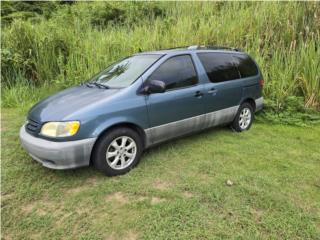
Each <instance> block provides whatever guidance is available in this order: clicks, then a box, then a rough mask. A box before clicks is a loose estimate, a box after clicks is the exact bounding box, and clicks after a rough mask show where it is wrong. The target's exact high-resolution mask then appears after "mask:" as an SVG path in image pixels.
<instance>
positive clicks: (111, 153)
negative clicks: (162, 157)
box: [92, 127, 143, 176]
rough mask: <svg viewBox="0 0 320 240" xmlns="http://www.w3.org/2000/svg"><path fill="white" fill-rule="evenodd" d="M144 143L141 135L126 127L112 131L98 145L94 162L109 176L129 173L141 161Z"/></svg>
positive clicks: (94, 150)
mask: <svg viewBox="0 0 320 240" xmlns="http://www.w3.org/2000/svg"><path fill="white" fill-rule="evenodd" d="M142 151H143V142H142V139H141V137H140V135H139V134H138V133H137V132H136V131H134V130H132V129H130V128H126V127H119V128H114V129H111V130H110V131H108V132H106V133H105V134H104V135H103V136H102V137H101V138H100V139H99V140H98V142H97V143H96V145H95V147H94V149H93V155H92V157H93V158H92V161H93V165H94V166H95V168H96V169H97V170H99V171H100V172H102V173H104V174H105V175H107V176H117V175H122V174H125V173H127V172H129V171H130V170H131V169H132V168H134V167H135V166H136V165H137V164H138V163H139V161H140V158H141V154H142Z"/></svg>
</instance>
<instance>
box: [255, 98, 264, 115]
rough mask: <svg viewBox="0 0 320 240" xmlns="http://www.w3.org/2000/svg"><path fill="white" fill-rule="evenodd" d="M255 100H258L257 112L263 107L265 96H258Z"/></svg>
mask: <svg viewBox="0 0 320 240" xmlns="http://www.w3.org/2000/svg"><path fill="white" fill-rule="evenodd" d="M255 102H256V112H258V111H260V110H262V108H263V97H260V98H257V99H256V100H255Z"/></svg>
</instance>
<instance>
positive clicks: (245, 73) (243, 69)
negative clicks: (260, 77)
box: [233, 55, 258, 78]
mask: <svg viewBox="0 0 320 240" xmlns="http://www.w3.org/2000/svg"><path fill="white" fill-rule="evenodd" d="M233 58H234V63H235V65H236V67H237V68H238V70H239V72H240V75H241V78H246V77H251V76H255V75H257V74H258V68H257V66H256V64H255V63H254V61H253V60H252V59H251V58H250V57H249V56H248V55H234V56H233Z"/></svg>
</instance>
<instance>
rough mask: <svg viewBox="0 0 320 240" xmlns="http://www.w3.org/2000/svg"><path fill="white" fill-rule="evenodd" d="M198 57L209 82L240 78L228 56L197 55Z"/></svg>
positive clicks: (217, 54)
mask: <svg viewBox="0 0 320 240" xmlns="http://www.w3.org/2000/svg"><path fill="white" fill-rule="evenodd" d="M198 57H199V58H200V61H201V63H202V65H203V66H204V68H205V70H206V72H207V75H208V77H209V79H210V81H211V82H224V81H229V80H234V79H238V78H240V77H239V73H238V70H237V69H236V68H235V66H234V64H233V62H232V56H231V55H230V54H224V53H198Z"/></svg>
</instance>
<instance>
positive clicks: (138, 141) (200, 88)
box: [20, 46, 263, 176]
mask: <svg viewBox="0 0 320 240" xmlns="http://www.w3.org/2000/svg"><path fill="white" fill-rule="evenodd" d="M262 79H263V77H262V74H261V72H260V69H259V67H258V66H257V64H256V63H255V61H254V60H253V59H252V58H251V57H250V56H249V55H247V54H246V53H244V52H240V51H238V50H235V49H225V48H220V47H203V46H202V47H199V46H191V47H186V48H177V49H169V50H161V51H153V52H143V53H138V54H135V55H133V56H130V57H128V58H125V59H123V60H120V61H119V62H117V63H114V64H112V65H111V66H109V67H108V68H107V69H106V70H104V71H102V72H101V73H99V74H97V75H96V76H94V77H93V78H92V79H91V80H89V81H88V82H84V83H82V84H80V85H79V86H75V87H71V88H68V89H66V90H64V91H61V92H59V93H57V94H55V95H53V96H50V97H48V98H46V99H44V100H42V101H41V102H39V103H37V104H36V105H34V106H33V107H32V108H31V109H30V111H29V113H28V116H27V121H26V123H25V124H24V125H23V126H22V127H21V129H20V139H21V143H22V145H23V147H24V148H25V149H26V151H27V152H28V153H29V154H30V155H31V157H32V158H34V159H35V160H37V161H38V162H40V163H41V164H42V165H43V166H45V167H48V168H52V169H69V168H76V167H82V166H88V165H89V164H90V163H92V164H93V165H95V166H96V167H97V168H98V169H99V170H101V171H102V172H104V173H105V174H107V175H109V176H113V175H118V174H123V173H126V172H128V171H129V170H130V169H131V168H133V167H134V166H135V165H136V164H137V163H138V161H139V159H140V157H141V154H142V152H143V150H144V149H146V148H148V147H150V146H152V145H155V144H158V143H161V142H164V141H167V140H170V139H172V138H176V137H180V136H182V135H186V134H190V133H193V132H197V131H201V130H204V129H207V128H210V127H215V126H218V125H222V124H229V125H231V126H232V128H233V129H234V130H236V131H238V132H241V131H245V130H248V129H249V128H250V126H251V124H252V121H253V116H254V113H255V112H257V111H259V110H261V109H262V106H263V97H262V85H263V80H262Z"/></svg>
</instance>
